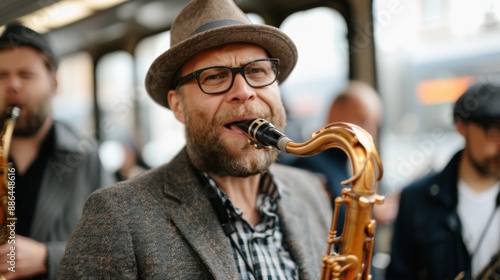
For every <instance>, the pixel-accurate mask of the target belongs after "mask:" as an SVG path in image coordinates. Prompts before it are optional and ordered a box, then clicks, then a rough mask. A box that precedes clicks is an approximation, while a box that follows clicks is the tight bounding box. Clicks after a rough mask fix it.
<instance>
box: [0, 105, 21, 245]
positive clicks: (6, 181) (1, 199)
mask: <svg viewBox="0 0 500 280" xmlns="http://www.w3.org/2000/svg"><path fill="white" fill-rule="evenodd" d="M5 114H6V116H5V122H4V125H3V128H2V132H1V134H0V135H1V137H2V138H1V146H0V157H2V158H1V159H0V174H1V175H2V187H1V188H0V204H1V205H0V206H1V207H0V244H4V243H6V242H7V240H8V238H9V236H10V233H11V228H10V226H7V223H8V222H10V223H11V224H12V223H13V221H14V223H15V220H16V218H15V215H14V211H13V210H12V209H9V202H10V201H11V200H10V199H9V197H12V193H13V192H12V189H13V186H12V185H11V181H10V178H11V177H12V176H13V175H12V174H13V173H12V170H11V168H12V167H11V166H12V164H11V163H10V162H9V150H10V142H11V140H12V133H13V132H14V126H15V124H16V121H17V118H18V117H19V114H20V109H19V107H17V106H12V107H8V108H7V110H6V111H5Z"/></svg>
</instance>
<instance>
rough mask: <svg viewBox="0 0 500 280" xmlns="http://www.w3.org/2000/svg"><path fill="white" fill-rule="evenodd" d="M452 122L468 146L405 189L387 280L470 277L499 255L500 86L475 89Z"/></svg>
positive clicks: (460, 102) (462, 100)
mask: <svg viewBox="0 0 500 280" xmlns="http://www.w3.org/2000/svg"><path fill="white" fill-rule="evenodd" d="M453 119H454V123H455V127H456V129H457V131H458V132H459V133H460V134H461V135H462V136H463V138H464V140H465V146H464V147H463V149H462V150H460V151H458V152H457V153H456V154H455V155H454V156H453V157H452V159H451V160H450V161H449V163H448V165H447V166H446V167H445V168H444V169H443V170H442V171H441V172H439V173H434V174H430V175H428V176H426V177H424V178H422V179H419V180H417V181H416V182H414V183H412V184H410V185H409V186H407V187H406V188H404V189H403V190H402V193H401V200H400V206H399V213H398V215H397V218H396V221H395V224H394V234H393V240H392V244H391V262H390V264H389V267H388V269H387V274H386V279H387V280H399V279H408V280H411V279H434V280H442V279H473V278H475V277H476V276H477V275H478V274H479V273H480V272H481V271H482V270H485V269H486V267H487V264H488V262H489V261H490V259H491V258H492V256H493V255H495V253H497V252H499V251H500V238H499V237H500V207H499V204H500V86H499V85H496V84H492V83H487V82H484V83H476V84H474V85H472V86H470V87H469V88H468V89H467V90H466V91H465V93H464V94H463V95H462V96H461V97H460V98H459V99H458V100H457V101H456V103H455V105H454V109H453ZM497 267H498V263H497ZM497 275H498V274H497ZM481 279H483V278H481ZM485 279H486V278H485ZM487 279H493V278H487ZM495 279H497V278H495Z"/></svg>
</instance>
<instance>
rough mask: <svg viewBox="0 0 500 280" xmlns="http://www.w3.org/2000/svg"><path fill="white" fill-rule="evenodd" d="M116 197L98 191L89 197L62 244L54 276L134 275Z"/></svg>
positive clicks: (131, 253)
mask: <svg viewBox="0 0 500 280" xmlns="http://www.w3.org/2000/svg"><path fill="white" fill-rule="evenodd" d="M108 197H110V199H108ZM118 200H119V199H113V197H112V195H108V196H105V195H102V194H101V193H100V192H97V193H94V194H92V195H91V196H90V197H89V199H88V200H87V202H86V203H85V207H84V213H83V216H82V219H81V220H80V222H79V223H78V225H77V227H76V228H75V230H74V231H73V233H72V235H71V237H70V239H69V241H68V244H67V246H66V250H65V253H64V256H63V258H62V260H61V263H60V267H59V270H58V272H57V279H136V278H137V266H136V260H135V257H134V250H133V247H132V239H131V236H130V231H129V228H128V223H127V222H126V221H125V219H124V218H123V217H124V213H122V211H121V209H122V208H123V207H120V202H119V201H118ZM111 232H112V233H113V234H109V233H111Z"/></svg>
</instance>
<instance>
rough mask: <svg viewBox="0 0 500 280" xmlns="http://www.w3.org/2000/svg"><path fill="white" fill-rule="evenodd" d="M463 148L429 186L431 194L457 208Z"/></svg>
mask: <svg viewBox="0 0 500 280" xmlns="http://www.w3.org/2000/svg"><path fill="white" fill-rule="evenodd" d="M462 153H463V150H461V151H459V152H457V153H456V154H455V155H454V156H453V157H452V158H451V160H450V161H449V162H448V164H447V165H446V167H445V168H444V169H443V171H441V172H440V173H438V174H436V181H435V183H434V184H432V185H430V186H429V188H428V192H429V195H430V196H431V197H434V198H435V199H437V200H438V201H440V202H441V203H442V204H444V205H445V206H446V207H449V208H455V207H456V206H457V203H458V190H457V183H458V167H459V162H460V158H461V156H462Z"/></svg>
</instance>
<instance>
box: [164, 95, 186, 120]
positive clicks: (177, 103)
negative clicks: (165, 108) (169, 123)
mask: <svg viewBox="0 0 500 280" xmlns="http://www.w3.org/2000/svg"><path fill="white" fill-rule="evenodd" d="M179 94H181V93H179V92H177V91H176V90H174V89H171V90H169V91H168V93H167V99H168V105H169V107H170V110H172V112H173V113H174V116H175V118H176V119H177V120H178V121H180V122H181V123H184V107H183V106H182V104H181V100H180V97H179Z"/></svg>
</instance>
